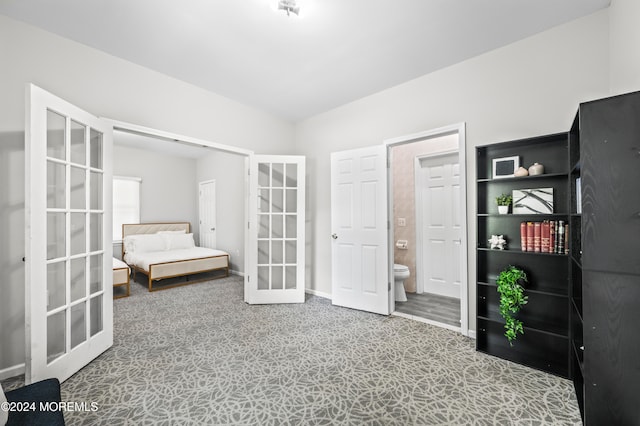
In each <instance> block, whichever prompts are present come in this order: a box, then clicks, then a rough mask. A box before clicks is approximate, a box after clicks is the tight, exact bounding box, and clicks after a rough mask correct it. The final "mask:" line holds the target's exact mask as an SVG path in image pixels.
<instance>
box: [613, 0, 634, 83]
mask: <svg viewBox="0 0 640 426" xmlns="http://www.w3.org/2000/svg"><path fill="white" fill-rule="evenodd" d="M638 19H640V1H638V0H612V2H611V6H610V7H609V28H610V36H609V37H610V38H609V48H610V63H609V68H610V73H611V75H610V85H611V94H612V95H618V94H621V93H627V92H635V91H637V90H640V25H638Z"/></svg>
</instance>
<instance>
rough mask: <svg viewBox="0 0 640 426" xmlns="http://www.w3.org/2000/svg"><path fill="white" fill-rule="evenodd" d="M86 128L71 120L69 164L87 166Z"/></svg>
mask: <svg viewBox="0 0 640 426" xmlns="http://www.w3.org/2000/svg"><path fill="white" fill-rule="evenodd" d="M86 129H87V128H86V127H85V126H84V125H83V124H80V123H78V122H76V121H74V120H71V162H72V163H76V164H81V165H83V166H84V165H86V164H87V144H86V143H85V132H86Z"/></svg>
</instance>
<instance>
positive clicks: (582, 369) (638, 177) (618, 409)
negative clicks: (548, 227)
mask: <svg viewBox="0 0 640 426" xmlns="http://www.w3.org/2000/svg"><path fill="white" fill-rule="evenodd" d="M639 123H640V92H635V93H629V94H626V95H620V96H615V97H611V98H606V99H600V100H597V101H592V102H586V103H583V104H580V107H579V110H578V115H577V116H576V119H575V120H574V123H573V125H572V127H571V130H570V132H569V147H570V149H569V151H570V163H571V172H570V173H571V175H570V185H571V214H570V219H569V220H570V224H571V226H572V228H574V229H575V230H577V232H574V235H573V237H572V238H571V247H570V248H571V256H570V258H571V263H570V279H571V286H570V296H571V356H572V357H571V376H572V379H573V382H574V386H575V390H576V396H577V399H578V403H579V406H580V410H581V412H582V415H583V421H584V423H585V424H589V425H591V424H594V425H599V424H619V425H623V424H624V425H627V424H628V425H631V424H640V423H639V422H640V404H638V395H640V332H638V324H640V308H639V305H640V124H639ZM577 178H580V187H579V188H578V189H579V191H578V189H577V188H576V179H577Z"/></svg>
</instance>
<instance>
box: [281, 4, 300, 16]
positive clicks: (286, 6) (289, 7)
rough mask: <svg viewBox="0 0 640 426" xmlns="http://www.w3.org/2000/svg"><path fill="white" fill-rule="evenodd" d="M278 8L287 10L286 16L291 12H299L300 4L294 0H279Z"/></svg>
mask: <svg viewBox="0 0 640 426" xmlns="http://www.w3.org/2000/svg"><path fill="white" fill-rule="evenodd" d="M278 10H284V11H285V12H287V16H291V14H292V13H295V14H296V15H298V14H299V13H300V6H298V5H297V4H296V0H279V1H278Z"/></svg>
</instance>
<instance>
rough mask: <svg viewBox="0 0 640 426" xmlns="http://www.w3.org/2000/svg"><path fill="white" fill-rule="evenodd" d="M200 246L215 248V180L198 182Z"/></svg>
mask: <svg viewBox="0 0 640 426" xmlns="http://www.w3.org/2000/svg"><path fill="white" fill-rule="evenodd" d="M199 187H200V188H199V192H198V193H199V198H198V201H199V203H198V204H199V207H200V208H199V213H200V218H199V222H200V246H201V247H209V248H213V249H214V248H217V247H216V244H217V241H216V181H215V180H210V181H206V182H200V183H199Z"/></svg>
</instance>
